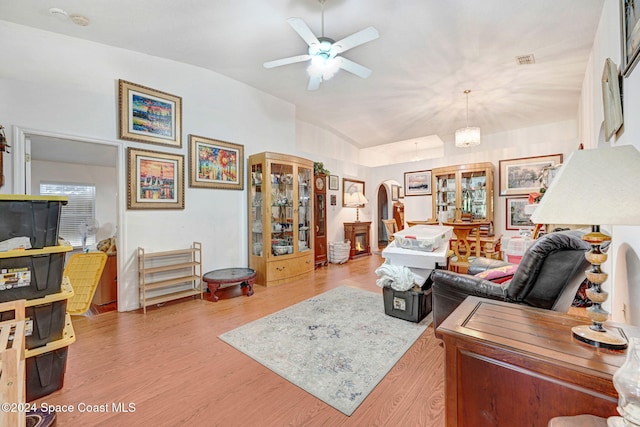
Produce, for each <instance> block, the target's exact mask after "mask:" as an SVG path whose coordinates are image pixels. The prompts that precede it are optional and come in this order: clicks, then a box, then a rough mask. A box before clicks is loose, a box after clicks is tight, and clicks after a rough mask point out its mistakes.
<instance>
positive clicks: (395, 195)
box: [391, 184, 400, 202]
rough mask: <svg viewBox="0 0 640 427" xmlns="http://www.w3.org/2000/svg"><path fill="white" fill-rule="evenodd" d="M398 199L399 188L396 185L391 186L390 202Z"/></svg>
mask: <svg viewBox="0 0 640 427" xmlns="http://www.w3.org/2000/svg"><path fill="white" fill-rule="evenodd" d="M399 197H400V187H399V186H398V185H393V184H391V201H392V202H395V201H397V200H398V198H399Z"/></svg>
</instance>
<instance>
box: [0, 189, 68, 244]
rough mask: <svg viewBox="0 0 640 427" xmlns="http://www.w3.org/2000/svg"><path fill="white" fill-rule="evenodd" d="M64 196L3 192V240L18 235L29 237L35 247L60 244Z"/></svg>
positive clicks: (0, 225)
mask: <svg viewBox="0 0 640 427" xmlns="http://www.w3.org/2000/svg"><path fill="white" fill-rule="evenodd" d="M67 202H68V198H67V197H62V196H25V195H22V194H21V195H15V194H3V195H1V196H0V218H2V221H0V241H3V240H8V239H11V238H14V237H29V239H30V240H31V247H32V248H33V249H41V248H44V247H45V246H56V245H57V244H58V233H59V228H60V215H61V213H62V205H66V204H67Z"/></svg>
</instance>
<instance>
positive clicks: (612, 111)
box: [602, 58, 622, 141]
mask: <svg viewBox="0 0 640 427" xmlns="http://www.w3.org/2000/svg"><path fill="white" fill-rule="evenodd" d="M602 105H603V108H604V135H605V139H606V140H607V141H608V140H609V139H611V136H613V134H614V133H616V132H617V131H618V129H620V127H621V126H622V98H621V97H620V79H619V78H618V67H617V66H616V64H615V63H614V62H613V61H612V60H611V58H607V59H606V60H605V62H604V70H603V72H602Z"/></svg>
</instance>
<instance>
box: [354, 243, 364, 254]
mask: <svg viewBox="0 0 640 427" xmlns="http://www.w3.org/2000/svg"><path fill="white" fill-rule="evenodd" d="M356 251H358V252H362V251H364V245H363V244H362V243H360V242H356Z"/></svg>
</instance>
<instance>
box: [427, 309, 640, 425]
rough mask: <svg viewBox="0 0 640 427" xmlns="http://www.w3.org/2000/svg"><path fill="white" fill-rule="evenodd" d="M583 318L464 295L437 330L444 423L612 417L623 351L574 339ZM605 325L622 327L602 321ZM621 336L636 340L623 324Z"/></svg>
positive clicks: (633, 330)
mask: <svg viewBox="0 0 640 427" xmlns="http://www.w3.org/2000/svg"><path fill="white" fill-rule="evenodd" d="M589 322H590V321H589V320H588V319H586V320H585V318H581V317H576V316H570V315H568V314H563V313H558V312H555V311H550V310H542V309H537V308H531V307H527V306H522V305H516V304H509V303H504V302H501V301H493V300H488V299H483V298H478V297H468V298H467V299H466V300H465V301H464V302H463V303H462V304H461V305H460V306H459V307H458V308H457V309H456V310H455V311H454V312H453V313H452V314H451V315H450V316H449V317H448V318H447V319H445V321H444V322H443V323H442V325H441V326H440V327H439V328H438V332H439V333H440V334H442V339H443V341H444V344H445V380H446V382H445V393H446V396H445V405H446V419H447V426H448V427H453V426H473V427H481V426H491V427H497V426H498V427H499V426H505V427H511V426H540V427H546V426H547V423H548V422H549V420H550V419H552V418H554V417H558V416H573V415H579V414H591V415H595V416H598V417H603V418H606V417H609V416H612V415H617V412H616V405H617V402H618V395H617V392H616V390H615V388H614V387H613V383H612V377H613V374H614V372H615V371H616V370H617V369H618V368H619V367H620V365H622V363H623V362H624V360H625V353H624V352H612V351H607V350H601V349H597V348H595V347H591V346H588V345H586V344H583V343H580V342H578V341H576V340H574V339H573V338H572V336H571V327H572V326H575V325H581V324H585V323H586V324H588V323H589ZM607 326H608V327H620V326H622V325H614V324H607ZM622 327H623V330H624V333H625V334H626V335H627V336H628V337H629V336H640V334H639V332H638V328H636V327H627V325H623V326H622Z"/></svg>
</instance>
